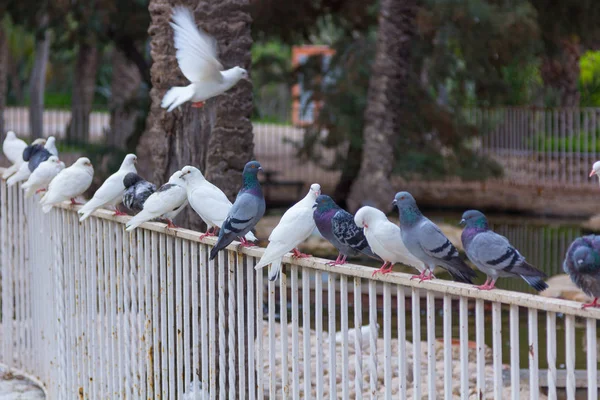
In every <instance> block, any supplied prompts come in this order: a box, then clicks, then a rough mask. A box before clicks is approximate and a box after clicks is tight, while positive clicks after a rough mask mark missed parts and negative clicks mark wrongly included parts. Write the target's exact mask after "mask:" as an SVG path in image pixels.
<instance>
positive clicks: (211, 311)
mask: <svg viewBox="0 0 600 400" xmlns="http://www.w3.org/2000/svg"><path fill="white" fill-rule="evenodd" d="M205 253H208V246H206V245H202V247H201V254H202V255H204V254H205ZM201 260H202V261H204V260H205V258H202V259H201ZM216 273H218V271H217V266H216V265H215V261H214V260H209V262H208V331H209V339H208V340H209V349H208V352H209V354H208V355H209V365H210V372H209V380H210V391H209V392H210V399H211V400H214V399H216V398H217V397H216V396H217V351H218V347H217V330H216V328H215V323H216V319H217V316H216V312H217V307H216V304H215V302H217V301H218V298H217V293H218V288H217V286H216V284H215V283H216V282H215V279H218V278H216V277H215V274H216ZM203 357H204V355H203Z"/></svg>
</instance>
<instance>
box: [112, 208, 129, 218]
mask: <svg viewBox="0 0 600 400" xmlns="http://www.w3.org/2000/svg"><path fill="white" fill-rule="evenodd" d="M121 215H128V214H127V213H124V212H123V211H121V210H119V209H118V208H115V212H114V214H113V217H118V216H121Z"/></svg>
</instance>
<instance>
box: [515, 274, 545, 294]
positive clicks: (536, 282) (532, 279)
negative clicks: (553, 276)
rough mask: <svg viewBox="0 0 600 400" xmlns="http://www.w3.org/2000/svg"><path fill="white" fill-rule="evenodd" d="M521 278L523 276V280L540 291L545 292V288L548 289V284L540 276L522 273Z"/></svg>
mask: <svg viewBox="0 0 600 400" xmlns="http://www.w3.org/2000/svg"><path fill="white" fill-rule="evenodd" d="M521 278H523V280H524V281H525V282H527V283H528V284H529V286H531V287H532V288H534V289H535V290H537V291H538V292H543V291H544V290H546V289H548V284H547V283H546V282H544V281H543V280H542V278H541V277H539V276H527V275H521Z"/></svg>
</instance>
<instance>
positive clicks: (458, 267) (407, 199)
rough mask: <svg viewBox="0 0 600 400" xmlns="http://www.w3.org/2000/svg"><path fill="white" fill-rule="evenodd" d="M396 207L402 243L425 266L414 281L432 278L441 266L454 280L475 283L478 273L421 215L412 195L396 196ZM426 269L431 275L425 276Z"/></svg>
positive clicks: (436, 228) (398, 194)
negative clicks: (398, 214)
mask: <svg viewBox="0 0 600 400" xmlns="http://www.w3.org/2000/svg"><path fill="white" fill-rule="evenodd" d="M393 204H394V205H395V206H397V207H398V211H399V212H400V228H401V229H402V240H403V241H404V244H405V245H406V248H407V249H408V251H410V252H411V253H412V255H413V256H415V257H416V258H417V259H419V260H421V261H422V262H423V263H424V264H425V266H426V269H425V270H423V272H421V275H417V276H415V278H419V279H420V280H421V281H424V280H429V279H433V278H434V276H433V269H434V268H435V266H436V265H439V266H440V267H442V268H444V269H446V270H447V271H448V272H450V274H451V275H452V277H453V278H454V279H455V280H457V281H459V282H467V283H473V281H472V278H474V277H475V276H476V274H475V271H473V270H472V269H471V268H469V266H468V265H467V264H465V262H464V261H463V260H462V258H460V255H459V254H458V251H457V250H456V247H454V245H453V244H452V243H451V242H450V240H448V238H447V237H446V235H444V234H443V233H442V231H441V230H440V228H439V227H438V226H437V225H436V224H434V223H433V222H431V221H430V220H429V219H428V218H426V217H425V216H423V214H421V211H420V210H419V207H417V202H416V201H415V199H414V198H413V197H412V196H411V194H410V193H408V192H399V193H396V197H395V198H394V201H393ZM427 270H429V276H426V273H427Z"/></svg>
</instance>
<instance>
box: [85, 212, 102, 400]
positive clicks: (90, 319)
mask: <svg viewBox="0 0 600 400" xmlns="http://www.w3.org/2000/svg"><path fill="white" fill-rule="evenodd" d="M86 223H87V225H88V229H87V232H88V237H87V239H88V251H87V253H86V256H87V257H86V258H87V262H86V265H85V269H86V271H87V274H88V283H89V285H88V291H87V296H88V300H87V306H88V310H87V324H86V327H87V328H86V329H87V330H88V334H89V337H88V343H89V349H88V379H89V381H90V388H89V398H90V399H95V398H98V397H99V394H98V392H97V391H96V381H97V377H98V376H97V372H96V365H97V362H96V357H97V355H96V350H97V345H96V327H95V326H94V323H95V321H97V318H96V313H97V308H96V290H97V282H96V274H97V268H98V267H97V253H96V241H97V237H96V235H97V231H96V218H95V217H93V218H90V219H89V220H88V221H87V222H86Z"/></svg>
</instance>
